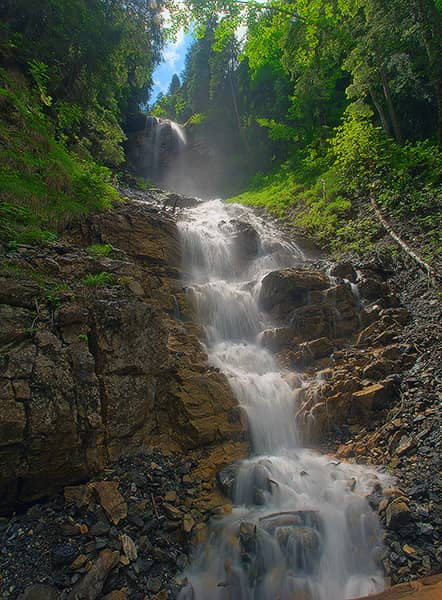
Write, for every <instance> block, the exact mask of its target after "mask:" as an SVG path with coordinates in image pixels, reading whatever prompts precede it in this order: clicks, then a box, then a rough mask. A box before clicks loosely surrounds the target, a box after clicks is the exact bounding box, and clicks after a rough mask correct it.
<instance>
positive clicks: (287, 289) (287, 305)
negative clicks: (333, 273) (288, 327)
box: [259, 269, 330, 321]
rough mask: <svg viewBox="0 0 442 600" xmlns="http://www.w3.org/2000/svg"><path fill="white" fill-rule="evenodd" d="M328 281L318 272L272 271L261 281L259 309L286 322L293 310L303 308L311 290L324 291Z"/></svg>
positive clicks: (328, 283)
mask: <svg viewBox="0 0 442 600" xmlns="http://www.w3.org/2000/svg"><path fill="white" fill-rule="evenodd" d="M329 285H330V282H329V279H328V277H327V276H326V275H324V274H323V273H320V272H319V271H302V270H299V269H298V270H297V269H283V270H280V271H272V272H271V273H269V274H268V275H266V277H264V279H263V280H262V285H261V291H260V295H259V302H260V305H261V307H262V308H263V309H264V310H266V311H267V312H270V313H272V314H273V315H274V316H275V317H276V318H278V319H279V320H283V321H284V320H286V319H287V316H288V315H289V314H290V313H291V312H293V309H294V308H298V307H300V306H303V305H304V304H305V303H306V302H307V299H308V294H309V292H310V291H312V290H324V289H326V288H327V287H328V286H329Z"/></svg>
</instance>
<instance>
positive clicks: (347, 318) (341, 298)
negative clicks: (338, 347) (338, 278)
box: [322, 283, 360, 337]
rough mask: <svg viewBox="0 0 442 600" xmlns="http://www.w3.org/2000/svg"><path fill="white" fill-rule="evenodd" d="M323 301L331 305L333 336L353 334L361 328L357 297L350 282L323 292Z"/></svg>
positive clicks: (330, 316)
mask: <svg viewBox="0 0 442 600" xmlns="http://www.w3.org/2000/svg"><path fill="white" fill-rule="evenodd" d="M322 296H323V299H324V300H323V301H324V302H325V303H326V304H327V305H328V306H329V307H330V308H329V312H328V315H329V316H328V318H329V319H330V320H331V321H332V323H331V325H332V329H331V331H332V332H333V333H334V336H333V337H345V336H350V335H352V334H353V333H354V332H355V331H357V330H358V329H360V322H359V316H358V307H357V301H356V298H355V296H354V294H353V292H352V289H351V287H350V285H349V284H347V283H346V284H339V285H337V286H334V287H331V288H329V289H327V290H325V291H323V292H322Z"/></svg>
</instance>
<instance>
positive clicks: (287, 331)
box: [260, 327, 302, 352]
mask: <svg viewBox="0 0 442 600" xmlns="http://www.w3.org/2000/svg"><path fill="white" fill-rule="evenodd" d="M301 341H302V340H301V339H300V338H298V337H297V336H296V330H295V329H293V328H292V327H274V328H272V329H266V330H265V331H263V332H262V333H261V335H260V343H261V346H263V347H264V348H267V349H268V350H270V351H271V352H279V351H280V350H282V349H283V348H291V347H293V346H296V345H298V344H299V343H300V342H301Z"/></svg>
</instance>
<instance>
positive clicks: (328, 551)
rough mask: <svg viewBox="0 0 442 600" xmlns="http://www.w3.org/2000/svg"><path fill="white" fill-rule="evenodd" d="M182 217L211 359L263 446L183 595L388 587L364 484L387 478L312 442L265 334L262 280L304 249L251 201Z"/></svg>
mask: <svg viewBox="0 0 442 600" xmlns="http://www.w3.org/2000/svg"><path fill="white" fill-rule="evenodd" d="M179 229H180V234H181V238H182V242H183V247H184V261H185V262H184V264H185V270H186V271H187V273H188V280H187V281H186V285H187V286H188V289H189V292H191V293H192V295H193V300H194V303H195V305H196V307H197V313H198V317H199V319H200V321H201V323H202V324H203V325H205V327H206V329H207V352H208V355H209V362H210V364H211V365H212V366H214V367H217V368H219V369H220V370H221V371H222V372H223V373H224V374H225V375H226V376H227V378H228V381H229V383H230V385H231V387H232V390H233V392H234V394H235V396H236V398H237V400H238V403H239V405H240V406H241V407H242V408H243V410H244V411H245V412H246V414H247V418H248V424H249V434H250V439H251V445H252V450H253V456H252V457H251V458H249V459H246V460H243V461H241V462H240V464H239V465H238V466H237V468H236V473H235V484H234V498H233V500H234V508H233V511H232V513H231V514H230V515H228V516H225V517H223V518H221V519H218V520H213V521H212V522H211V525H210V533H209V538H208V540H207V542H206V543H204V544H203V545H202V546H201V547H200V548H199V549H198V550H197V553H196V555H195V556H194V560H193V562H192V564H191V566H190V567H189V568H188V570H187V571H186V572H185V573H184V574H183V576H185V577H186V578H187V580H188V583H187V585H186V586H185V587H184V588H183V590H182V591H181V593H180V595H179V596H178V598H179V599H180V600H186V599H191V598H194V599H196V600H227V599H229V600H347V599H350V598H356V597H359V596H364V595H367V594H370V593H374V592H379V591H381V590H382V589H383V587H384V581H383V575H382V569H381V568H380V566H379V557H380V556H381V552H382V539H381V538H382V532H381V529H380V526H379V523H378V518H377V515H376V514H375V513H374V512H373V511H372V510H371V508H370V507H369V505H368V502H367V500H366V498H365V497H364V494H366V493H368V492H369V491H370V490H371V489H372V487H373V483H374V481H376V480H377V481H379V482H380V483H382V484H384V483H386V482H387V481H388V479H387V478H386V476H384V475H382V474H380V473H377V472H376V471H375V470H374V469H370V468H367V467H363V466H359V465H355V464H349V463H339V462H338V461H333V460H332V459H331V458H330V457H328V456H326V455H321V454H320V453H318V452H315V451H313V450H309V449H305V448H303V447H302V432H300V431H298V430H297V427H296V423H295V419H294V413H295V397H294V392H293V390H292V388H291V387H290V385H289V384H288V382H287V379H286V375H287V374H286V373H285V372H284V371H282V370H281V367H280V366H278V365H277V363H276V360H275V359H274V357H273V356H272V354H270V353H269V352H268V351H267V350H266V349H264V348H263V347H261V346H260V345H259V334H260V332H261V331H263V330H264V329H265V328H266V327H269V326H271V323H270V322H269V321H268V320H267V318H266V316H265V315H264V314H263V313H262V312H261V311H260V309H259V306H258V296H259V290H260V285H261V281H262V279H263V277H264V276H265V275H266V274H267V273H268V272H269V271H272V270H275V269H281V268H285V267H289V266H294V265H300V264H302V262H303V255H302V253H301V252H300V251H299V249H298V248H297V247H296V245H294V244H291V243H289V242H287V241H286V240H285V239H284V238H283V236H282V235H281V234H280V232H279V231H278V229H277V228H276V227H275V226H273V225H272V224H271V223H269V222H268V221H264V219H261V218H259V217H258V216H257V215H256V214H255V213H254V212H253V211H252V210H250V209H248V208H246V207H243V206H239V205H233V204H232V205H226V204H224V203H223V202H222V201H220V200H211V201H207V202H202V203H201V204H199V205H198V206H197V207H195V208H193V209H190V210H187V211H186V212H185V214H183V215H182V217H181V220H180V222H179ZM241 232H242V233H241ZM244 232H245V234H244ZM251 232H255V233H257V234H258V236H259V239H258V240H257V239H255V238H256V237H257V236H256V235H255V236H254V235H253V233H251ZM241 236H243V237H241ZM238 248H239V249H238Z"/></svg>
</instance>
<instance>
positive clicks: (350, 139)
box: [230, 111, 442, 261]
mask: <svg viewBox="0 0 442 600" xmlns="http://www.w3.org/2000/svg"><path fill="white" fill-rule="evenodd" d="M369 117H370V115H367V114H366V113H364V112H363V111H362V112H357V111H353V112H349V113H348V114H347V116H346V118H345V119H344V123H343V125H341V126H340V127H338V128H337V129H336V131H335V136H334V137H333V138H331V139H330V140H329V141H328V147H327V150H326V152H325V153H323V154H322V156H320V155H316V154H315V153H314V152H310V153H305V154H304V157H303V158H301V159H299V158H298V162H297V163H296V164H294V162H293V159H292V163H289V162H286V163H285V164H283V165H281V166H280V167H279V168H278V169H277V170H275V171H273V172H272V173H270V174H268V175H259V176H257V177H255V178H254V179H253V180H252V182H251V184H250V186H249V189H248V190H247V191H245V192H243V193H242V194H240V195H238V196H236V197H234V198H231V199H230V201H231V202H240V203H244V204H248V205H250V206H262V207H265V208H266V209H267V210H268V211H269V212H270V213H272V214H274V215H276V216H277V217H280V218H283V219H285V220H287V221H288V222H289V223H291V224H292V225H295V226H297V227H300V228H302V229H303V230H304V231H305V232H306V233H307V234H309V235H310V236H312V237H314V238H315V239H316V240H317V241H318V242H319V244H320V245H321V246H323V247H327V248H329V249H330V250H332V251H334V252H338V253H340V252H349V251H351V252H356V253H358V254H364V253H365V252H366V251H368V250H370V249H371V248H372V247H373V245H374V244H375V243H376V241H377V239H378V238H379V235H380V231H381V229H382V228H381V227H380V225H379V222H378V220H377V219H376V217H375V215H374V212H373V211H372V209H371V206H370V200H371V197H372V196H374V197H375V198H376V200H377V202H378V205H379V206H380V207H381V209H382V212H383V213H384V214H385V216H386V217H387V219H390V220H391V221H392V222H393V224H394V225H395V226H396V225H397V226H399V228H400V229H404V230H405V231H408V236H409V237H410V238H411V243H413V240H414V237H415V236H416V235H417V236H418V237H419V242H418V243H419V247H420V249H421V251H422V252H423V253H424V255H425V258H427V260H430V261H433V260H436V259H437V258H438V257H440V256H441V246H442V245H441V241H442V239H441V228H440V224H441V207H442V151H441V150H440V148H438V146H437V145H436V144H435V143H434V142H431V141H429V140H426V141H424V142H416V143H414V144H410V143H407V144H405V145H403V146H400V145H398V144H396V143H395V142H394V140H392V139H391V138H387V137H386V136H385V135H384V134H383V133H382V132H381V131H380V130H379V129H378V128H376V127H374V126H373V125H372V123H371V122H370V119H369Z"/></svg>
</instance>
